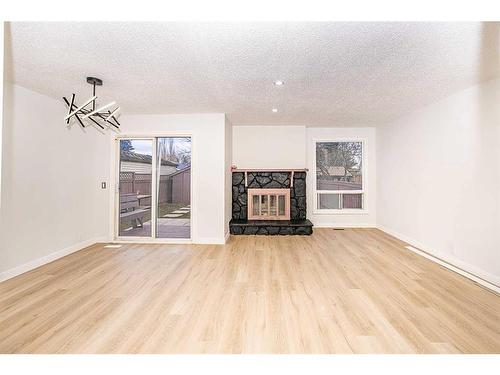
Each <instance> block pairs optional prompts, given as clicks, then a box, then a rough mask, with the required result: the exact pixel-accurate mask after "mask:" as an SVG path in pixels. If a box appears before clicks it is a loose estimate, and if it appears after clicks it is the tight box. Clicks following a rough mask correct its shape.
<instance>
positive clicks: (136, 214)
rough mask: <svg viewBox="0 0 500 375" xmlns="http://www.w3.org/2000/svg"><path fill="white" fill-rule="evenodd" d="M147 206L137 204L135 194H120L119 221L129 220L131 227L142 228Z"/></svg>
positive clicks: (137, 199) (137, 200)
mask: <svg viewBox="0 0 500 375" xmlns="http://www.w3.org/2000/svg"><path fill="white" fill-rule="evenodd" d="M149 209H150V207H149V206H139V198H138V197H137V194H124V195H120V221H122V220H130V222H131V224H132V227H134V228H142V225H143V221H144V215H146V213H147V212H148V210H149Z"/></svg>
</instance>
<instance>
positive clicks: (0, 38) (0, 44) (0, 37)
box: [0, 22, 5, 210]
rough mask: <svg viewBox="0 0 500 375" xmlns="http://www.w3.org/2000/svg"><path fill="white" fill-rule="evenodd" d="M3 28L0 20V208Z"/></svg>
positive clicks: (0, 196)
mask: <svg viewBox="0 0 500 375" xmlns="http://www.w3.org/2000/svg"><path fill="white" fill-rule="evenodd" d="M4 29H5V22H0V72H2V73H1V77H0V210H1V209H2V133H3V130H2V129H3V75H4V68H3V66H4V56H5V53H4V51H5V49H4Z"/></svg>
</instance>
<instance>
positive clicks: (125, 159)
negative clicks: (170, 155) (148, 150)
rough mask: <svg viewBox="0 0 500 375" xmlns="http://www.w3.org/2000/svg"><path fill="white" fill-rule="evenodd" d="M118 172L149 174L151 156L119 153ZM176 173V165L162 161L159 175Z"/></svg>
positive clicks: (126, 152)
mask: <svg viewBox="0 0 500 375" xmlns="http://www.w3.org/2000/svg"><path fill="white" fill-rule="evenodd" d="M120 161H121V166H120V172H135V173H140V174H151V165H152V162H151V155H144V154H138V153H136V152H133V151H121V152H120ZM175 172H177V163H174V162H171V161H168V160H165V159H162V160H161V168H160V175H162V176H168V175H171V174H172V173H175Z"/></svg>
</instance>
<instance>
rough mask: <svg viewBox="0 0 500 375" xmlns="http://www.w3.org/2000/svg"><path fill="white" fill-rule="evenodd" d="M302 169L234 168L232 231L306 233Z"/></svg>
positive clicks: (309, 228)
mask: <svg viewBox="0 0 500 375" xmlns="http://www.w3.org/2000/svg"><path fill="white" fill-rule="evenodd" d="M306 214H307V205H306V171H305V170H276V171H270V170H238V169H236V170H234V171H233V174H232V220H231V221H230V223H229V228H230V233H231V234H235V235H238V234H263V235H278V234H279V235H293V234H301V235H309V234H312V226H313V225H312V223H311V222H310V221H309V220H307V218H306Z"/></svg>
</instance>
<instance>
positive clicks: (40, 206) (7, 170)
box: [0, 83, 109, 279]
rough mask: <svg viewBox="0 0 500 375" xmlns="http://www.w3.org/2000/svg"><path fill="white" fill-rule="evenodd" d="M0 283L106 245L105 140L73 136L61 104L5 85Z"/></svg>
mask: <svg viewBox="0 0 500 375" xmlns="http://www.w3.org/2000/svg"><path fill="white" fill-rule="evenodd" d="M4 101H5V103H4V124H3V125H4V126H3V150H2V151H3V158H2V171H1V172H2V180H1V181H2V192H1V194H2V207H1V213H0V279H1V278H7V277H10V276H12V275H15V274H16V273H19V272H24V271H26V270H28V269H30V268H32V267H33V266H36V265H39V264H41V263H44V262H46V261H47V260H51V259H54V258H57V257H58V256H61V255H63V254H66V253H67V252H70V251H74V250H78V249H79V248H81V247H83V246H86V245H88V244H90V243H93V242H95V241H97V240H100V239H102V238H104V237H106V234H107V206H106V204H107V196H108V194H107V192H106V191H105V190H101V186H100V182H101V177H102V176H107V175H108V173H109V170H108V168H109V162H108V159H107V155H108V153H107V148H108V146H109V141H108V139H107V137H105V136H103V135H101V134H98V133H97V132H96V131H94V130H93V129H89V131H88V132H86V133H84V132H82V131H81V130H80V128H79V127H78V126H73V128H71V129H70V130H68V129H67V128H66V126H65V123H64V122H63V118H64V116H65V113H66V108H65V106H64V104H63V102H62V101H58V100H54V99H52V98H49V97H47V96H44V95H41V94H38V93H35V92H33V91H30V90H27V89H24V88H22V87H19V86H14V85H11V84H7V83H6V84H5V91H4Z"/></svg>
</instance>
